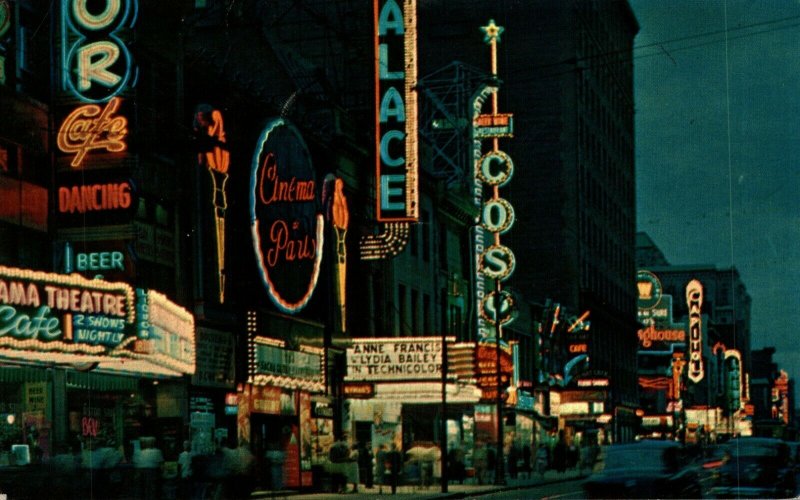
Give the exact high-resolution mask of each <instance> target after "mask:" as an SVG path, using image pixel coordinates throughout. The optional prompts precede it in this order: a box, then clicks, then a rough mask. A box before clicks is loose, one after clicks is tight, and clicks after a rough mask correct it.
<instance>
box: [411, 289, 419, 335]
mask: <svg viewBox="0 0 800 500" xmlns="http://www.w3.org/2000/svg"><path fill="white" fill-rule="evenodd" d="M411 334H412V335H419V292H418V291H417V290H414V289H413V288H412V289H411Z"/></svg>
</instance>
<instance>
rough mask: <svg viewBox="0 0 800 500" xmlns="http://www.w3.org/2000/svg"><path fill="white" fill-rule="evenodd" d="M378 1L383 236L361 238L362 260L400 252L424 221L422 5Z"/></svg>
mask: <svg viewBox="0 0 800 500" xmlns="http://www.w3.org/2000/svg"><path fill="white" fill-rule="evenodd" d="M402 4H403V6H402V8H401V7H400V5H399V4H398V0H374V2H373V22H374V38H373V40H374V50H375V59H374V62H375V132H376V141H375V210H376V211H375V213H376V219H377V220H378V222H384V223H385V226H384V228H383V232H382V233H380V234H376V235H367V236H365V237H362V239H361V242H360V246H361V257H362V259H364V260H377V259H383V258H386V257H392V256H394V255H397V254H398V253H400V252H401V251H402V250H403V248H405V246H406V244H407V243H408V234H409V223H411V222H416V221H417V220H418V219H419V213H418V212H419V192H418V185H419V178H418V161H419V160H418V158H419V153H418V143H417V133H418V125H417V94H416V90H415V87H416V85H417V0H402Z"/></svg>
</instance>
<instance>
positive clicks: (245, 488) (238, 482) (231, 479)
mask: <svg viewBox="0 0 800 500" xmlns="http://www.w3.org/2000/svg"><path fill="white" fill-rule="evenodd" d="M224 451H225V459H224V468H225V478H226V482H227V488H226V490H227V492H228V496H229V497H230V498H233V499H237V500H238V499H242V498H249V497H250V493H251V492H252V491H253V489H254V488H253V483H254V480H255V477H254V475H253V473H254V467H255V457H254V456H253V453H252V452H251V451H250V445H249V443H248V442H247V440H246V439H241V440H240V441H239V446H238V447H236V448H228V449H226V450H224Z"/></svg>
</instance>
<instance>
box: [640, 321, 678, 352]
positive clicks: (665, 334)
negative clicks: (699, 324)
mask: <svg viewBox="0 0 800 500" xmlns="http://www.w3.org/2000/svg"><path fill="white" fill-rule="evenodd" d="M674 326H675V327H676V328H671V329H670V328H666V329H660V328H659V329H657V328H656V327H655V326H654V325H650V326H648V327H647V328H642V329H640V330H639V332H638V333H637V335H638V337H639V344H641V346H642V347H643V348H645V349H649V348H651V347H652V346H653V343H654V342H659V343H673V342H679V343H685V342H686V330H684V329H683V328H681V325H674ZM662 349H663V348H662Z"/></svg>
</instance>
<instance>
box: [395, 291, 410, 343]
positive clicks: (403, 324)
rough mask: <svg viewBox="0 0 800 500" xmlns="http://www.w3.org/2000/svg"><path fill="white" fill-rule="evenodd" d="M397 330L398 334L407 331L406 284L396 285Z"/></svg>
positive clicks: (403, 333)
mask: <svg viewBox="0 0 800 500" xmlns="http://www.w3.org/2000/svg"><path fill="white" fill-rule="evenodd" d="M397 316H398V322H397V326H398V328H397V330H398V332H399V333H400V335H405V334H406V333H408V328H407V325H408V321H407V318H406V286H405V285H398V286H397Z"/></svg>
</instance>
